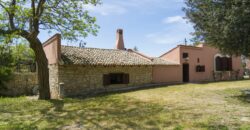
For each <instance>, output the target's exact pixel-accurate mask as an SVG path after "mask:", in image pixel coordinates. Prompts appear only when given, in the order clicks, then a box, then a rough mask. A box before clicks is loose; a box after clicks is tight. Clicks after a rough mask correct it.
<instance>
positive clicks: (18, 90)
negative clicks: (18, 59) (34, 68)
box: [0, 72, 38, 96]
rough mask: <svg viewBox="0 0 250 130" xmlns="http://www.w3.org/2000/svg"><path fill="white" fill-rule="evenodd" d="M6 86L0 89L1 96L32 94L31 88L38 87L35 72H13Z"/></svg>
mask: <svg viewBox="0 0 250 130" xmlns="http://www.w3.org/2000/svg"><path fill="white" fill-rule="evenodd" d="M6 87H7V89H6V90H0V95H1V96H21V95H32V94H33V88H34V87H38V78H37V73H31V72H29V73H28V72H27V73H14V74H13V77H12V79H11V80H10V81H9V82H8V83H6Z"/></svg>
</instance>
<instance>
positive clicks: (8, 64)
mask: <svg viewBox="0 0 250 130" xmlns="http://www.w3.org/2000/svg"><path fill="white" fill-rule="evenodd" d="M12 64H13V56H12V53H11V50H10V47H9V46H8V45H6V44H0V89H3V88H6V86H5V85H4V82H6V81H9V80H10V78H11V73H12Z"/></svg>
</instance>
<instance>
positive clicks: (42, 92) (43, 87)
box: [29, 38, 50, 100]
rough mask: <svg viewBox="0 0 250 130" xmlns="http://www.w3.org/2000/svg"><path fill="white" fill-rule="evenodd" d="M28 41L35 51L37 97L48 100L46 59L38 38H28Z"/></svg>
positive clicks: (48, 88)
mask: <svg viewBox="0 0 250 130" xmlns="http://www.w3.org/2000/svg"><path fill="white" fill-rule="evenodd" d="M29 43H30V47H31V48H32V50H33V51H34V53H35V56H36V62H37V66H38V80H39V99H43V100H48V99H50V87H49V68H48V60H47V58H46V55H45V52H44V50H43V46H42V43H41V41H40V40H39V39H38V38H35V39H29Z"/></svg>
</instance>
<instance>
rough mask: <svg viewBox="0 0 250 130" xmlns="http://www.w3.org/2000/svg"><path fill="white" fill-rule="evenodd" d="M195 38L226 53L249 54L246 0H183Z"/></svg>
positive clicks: (249, 9) (249, 13) (249, 3)
mask: <svg viewBox="0 0 250 130" xmlns="http://www.w3.org/2000/svg"><path fill="white" fill-rule="evenodd" d="M186 5H187V7H186V8H184V11H185V12H186V16H187V18H188V19H189V20H190V21H191V22H192V23H193V24H194V28H195V33H194V35H195V39H196V40H198V41H204V42H206V43H207V44H210V45H212V46H214V47H217V48H219V49H220V50H221V51H223V52H225V53H229V54H236V55H241V54H243V55H246V56H249V53H250V1H249V0H186Z"/></svg>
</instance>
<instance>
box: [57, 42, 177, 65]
mask: <svg viewBox="0 0 250 130" xmlns="http://www.w3.org/2000/svg"><path fill="white" fill-rule="evenodd" d="M61 51H62V60H63V62H64V64H77V65H175V63H172V62H169V61H166V60H163V59H160V58H152V59H147V58H145V57H142V56H140V55H138V54H137V53H134V52H133V51H127V50H117V49H98V48H79V47H72V46H62V48H61Z"/></svg>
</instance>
